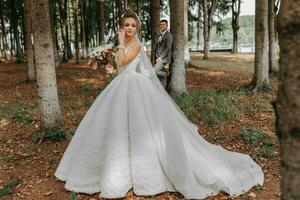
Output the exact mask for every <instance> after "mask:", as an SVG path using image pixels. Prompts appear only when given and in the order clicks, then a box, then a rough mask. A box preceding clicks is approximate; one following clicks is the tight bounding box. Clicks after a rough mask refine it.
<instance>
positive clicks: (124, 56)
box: [117, 42, 141, 65]
mask: <svg viewBox="0 0 300 200" xmlns="http://www.w3.org/2000/svg"><path fill="white" fill-rule="evenodd" d="M140 49H141V45H140V44H139V43H137V42H136V43H135V44H133V45H132V47H130V48H129V50H128V51H127V52H125V49H124V48H120V49H119V52H118V54H117V55H118V64H119V65H126V64H128V63H130V62H131V61H132V60H133V59H134V58H135V57H136V56H137V55H138V53H139V52H140Z"/></svg>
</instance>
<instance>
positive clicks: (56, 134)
mask: <svg viewBox="0 0 300 200" xmlns="http://www.w3.org/2000/svg"><path fill="white" fill-rule="evenodd" d="M67 134H72V133H71V132H70V131H66V130H64V129H62V128H52V129H46V130H45V131H44V132H43V133H37V134H34V135H33V136H32V138H31V141H32V143H34V144H37V143H39V142H41V141H62V140H64V139H65V137H66V135H67Z"/></svg>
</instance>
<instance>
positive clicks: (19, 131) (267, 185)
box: [0, 55, 280, 200]
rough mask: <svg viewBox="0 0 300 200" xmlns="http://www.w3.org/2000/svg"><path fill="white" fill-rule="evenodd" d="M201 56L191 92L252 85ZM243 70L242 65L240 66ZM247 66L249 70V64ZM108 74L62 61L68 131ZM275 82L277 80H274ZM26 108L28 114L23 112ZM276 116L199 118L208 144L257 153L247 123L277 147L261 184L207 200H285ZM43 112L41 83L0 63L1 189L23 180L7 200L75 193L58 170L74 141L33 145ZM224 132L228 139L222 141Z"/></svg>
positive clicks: (19, 67) (243, 74) (264, 162)
mask: <svg viewBox="0 0 300 200" xmlns="http://www.w3.org/2000/svg"><path fill="white" fill-rule="evenodd" d="M197 59H198V58H197V56H194V57H193V62H194V63H193V65H194V67H192V68H188V69H187V70H186V85H187V88H188V90H205V89H208V88H215V89H222V88H238V87H240V86H242V85H245V84H248V83H250V81H251V78H252V74H251V73H252V72H251V70H250V71H249V70H240V69H239V70H236V68H238V67H233V68H234V69H232V70H231V68H227V69H226V70H225V69H224V68H217V67H216V68H210V67H208V66H205V63H203V62H201V63H200V64H199V63H198V64H199V65H202V66H199V67H197V61H196V60H197ZM214 59H215V60H217V61H220V62H227V61H226V60H228V59H231V61H232V62H234V61H236V62H237V63H246V64H245V65H249V62H253V56H251V55H250V56H249V55H238V56H232V55H228V56H217V57H214ZM241 68H242V67H241ZM247 69H248V68H247ZM106 80H107V79H106V78H105V77H104V76H103V75H102V73H101V72H100V71H92V70H90V69H89V68H88V66H87V65H85V64H80V65H75V64H74V63H73V62H70V63H68V64H62V66H61V67H60V68H58V69H57V81H58V91H59V98H60V105H61V110H62V116H63V126H64V128H65V129H67V130H70V131H72V132H74V131H75V130H76V127H77V125H78V123H79V122H80V120H81V119H82V117H83V116H84V114H85V112H86V111H87V110H88V107H89V105H90V104H91V103H92V102H93V100H94V99H95V98H96V96H97V95H98V94H99V92H100V91H101V87H102V86H103V85H104V84H105V82H106ZM271 82H272V84H273V85H276V84H277V78H274V77H273V78H272V79H271ZM256 98H263V99H269V100H270V102H271V101H274V100H275V98H276V89H274V90H273V91H272V92H267V93H262V94H257V95H256V96H253V95H251V94H247V95H246V97H245V101H247V102H249V104H250V103H253V102H254V101H255V99H256ZM24 112H26V113H24ZM274 121H275V116H274V111H273V109H270V108H268V109H264V110H258V111H257V112H255V113H252V114H245V115H243V116H241V117H240V118H239V119H236V120H233V121H230V122H228V123H226V124H225V125H223V126H220V127H216V128H213V129H210V128H206V127H205V126H203V122H202V121H201V120H199V121H197V125H198V126H199V130H200V133H199V134H201V135H202V136H203V137H204V138H205V139H207V140H208V141H209V142H212V143H215V144H219V145H221V146H223V147H224V148H227V149H229V150H233V151H237V152H242V153H246V154H253V153H254V152H255V151H256V150H257V147H256V146H254V147H253V146H251V145H247V144H246V143H245V142H244V141H242V140H241V139H236V138H237V136H238V135H239V130H240V127H241V124H248V125H249V126H251V127H252V128H257V129H259V130H261V131H263V132H264V133H265V134H266V135H267V136H268V137H269V138H270V140H272V142H273V143H274V144H275V150H274V152H273V154H272V155H271V156H269V157H261V158H260V159H258V160H257V162H258V164H259V165H260V166H262V168H263V171H264V174H265V182H264V185H263V186H262V187H255V188H253V189H251V191H249V192H247V193H246V194H244V195H241V196H239V197H229V196H228V195H227V194H225V193H220V194H219V195H217V196H214V197H210V198H208V200H219V199H220V200H221V199H222V200H225V199H259V200H276V199H280V188H279V152H278V141H277V137H276V135H275V124H274ZM39 126H40V120H39V115H38V97H37V86H36V84H35V83H28V82H26V64H14V63H3V62H2V63H0V187H1V186H4V185H5V183H7V182H8V181H10V180H20V181H21V182H20V184H18V185H17V186H16V187H15V188H14V189H13V190H12V193H11V194H8V195H5V196H3V197H2V198H1V199H3V200H11V199H26V200H41V199H47V200H67V199H71V194H70V192H68V191H67V190H65V189H64V183H63V182H60V181H58V180H57V179H56V178H55V177H54V176H53V174H54V171H55V169H56V167H57V165H58V164H59V161H60V159H61V158H62V155H63V153H64V151H65V149H66V147H67V145H68V143H69V140H68V139H65V140H63V141H57V142H55V141H43V142H41V143H37V144H35V143H33V138H34V137H35V135H36V134H38V133H39V131H40V127H39ZM220 136H224V137H226V139H224V140H218V139H216V138H220ZM77 199H80V200H98V199H101V198H100V197H99V194H94V195H85V194H77ZM125 199H127V200H129V199H136V200H138V199H165V200H175V199H184V198H183V197H182V196H181V195H180V194H179V193H162V194H158V195H156V196H153V197H141V196H136V195H135V194H133V192H132V191H129V192H128V194H127V196H126V198H125Z"/></svg>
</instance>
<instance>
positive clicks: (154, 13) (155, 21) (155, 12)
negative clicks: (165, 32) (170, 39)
mask: <svg viewBox="0 0 300 200" xmlns="http://www.w3.org/2000/svg"><path fill="white" fill-rule="evenodd" d="M150 24H151V61H152V62H153V61H154V59H155V45H156V43H157V40H158V36H159V33H160V29H159V24H160V0H150Z"/></svg>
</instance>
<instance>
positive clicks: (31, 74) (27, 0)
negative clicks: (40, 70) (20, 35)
mask: <svg viewBox="0 0 300 200" xmlns="http://www.w3.org/2000/svg"><path fill="white" fill-rule="evenodd" d="M24 9H25V12H24V18H25V43H26V54H27V79H28V81H35V80H36V77H35V70H34V53H33V46H32V40H31V37H32V31H31V29H32V27H31V21H32V18H31V13H32V0H24Z"/></svg>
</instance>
